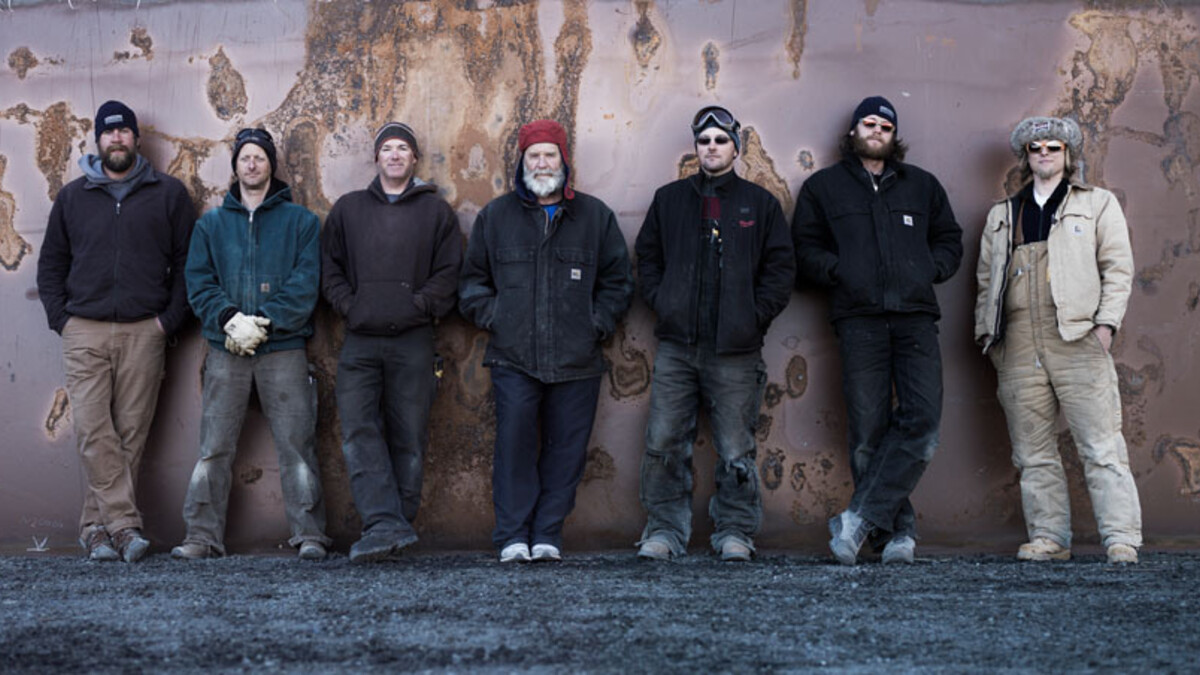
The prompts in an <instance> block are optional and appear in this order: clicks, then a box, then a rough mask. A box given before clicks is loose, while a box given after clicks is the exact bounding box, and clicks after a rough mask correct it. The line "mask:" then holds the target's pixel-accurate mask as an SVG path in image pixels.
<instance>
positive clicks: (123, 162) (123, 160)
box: [100, 145, 137, 173]
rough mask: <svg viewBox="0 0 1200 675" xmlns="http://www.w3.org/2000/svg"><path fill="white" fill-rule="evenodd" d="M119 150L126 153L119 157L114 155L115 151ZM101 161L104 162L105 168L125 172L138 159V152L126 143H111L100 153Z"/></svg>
mask: <svg viewBox="0 0 1200 675" xmlns="http://www.w3.org/2000/svg"><path fill="white" fill-rule="evenodd" d="M118 150H120V151H123V152H124V153H125V154H124V155H122V156H121V157H119V158H118V157H114V156H113V153H115V152H117V151H118ZM100 161H101V163H103V164H104V168H106V169H108V170H109V171H112V172H113V173H123V172H125V171H126V170H128V169H129V167H131V166H133V163H134V162H136V161H137V152H136V151H135V150H133V149H132V148H127V147H125V146H124V145H110V146H108V147H107V148H105V149H104V150H103V151H102V152H101V153H100Z"/></svg>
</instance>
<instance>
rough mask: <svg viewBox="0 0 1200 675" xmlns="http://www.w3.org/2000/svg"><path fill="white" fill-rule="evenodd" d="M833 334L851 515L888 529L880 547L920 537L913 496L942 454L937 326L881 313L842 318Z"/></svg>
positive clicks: (924, 318)
mask: <svg viewBox="0 0 1200 675" xmlns="http://www.w3.org/2000/svg"><path fill="white" fill-rule="evenodd" d="M835 328H836V329H837V334H838V340H839V342H840V345H841V354H842V392H843V395H844V396H845V399H846V417H847V420H846V421H847V426H848V429H849V433H848V437H849V446H850V471H851V475H852V476H853V478H854V497H853V498H852V499H851V500H850V509H851V510H853V511H855V512H857V513H858V514H859V515H860V516H862V517H863V518H865V519H866V520H868V521H869V522H870V523H871V524H872V525H874V526H875V527H876V528H878V529H879V530H881V531H883V533H884V534H883V535H882V536H881V537H877V538H876V539H875V543H876V544H881V543H884V542H886V540H888V539H890V538H891V537H892V536H901V535H908V536H913V537H915V534H916V517H915V514H914V512H913V507H912V504H911V503H910V502H909V500H908V497H909V495H911V494H912V491H913V490H914V489H916V487H917V482H918V481H920V480H921V475H922V474H924V473H925V467H927V466H928V465H929V461H930V459H932V458H933V453H934V451H935V450H936V449H937V443H938V426H939V424H940V423H941V417H942V357H941V350H940V348H939V346H938V328H937V320H936V319H935V318H934V317H933V316H932V315H929V314H916V313H914V314H882V315H875V316H861V317H851V318H847V319H841V320H839V321H838V322H837V323H836V324H835ZM893 391H894V393H895V400H894V401H893ZM889 533H890V534H889Z"/></svg>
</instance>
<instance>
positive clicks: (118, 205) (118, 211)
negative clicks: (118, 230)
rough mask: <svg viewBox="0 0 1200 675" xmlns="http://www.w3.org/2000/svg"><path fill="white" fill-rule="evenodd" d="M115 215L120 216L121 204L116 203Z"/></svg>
mask: <svg viewBox="0 0 1200 675" xmlns="http://www.w3.org/2000/svg"><path fill="white" fill-rule="evenodd" d="M117 215H118V216H119V215H121V202H117Z"/></svg>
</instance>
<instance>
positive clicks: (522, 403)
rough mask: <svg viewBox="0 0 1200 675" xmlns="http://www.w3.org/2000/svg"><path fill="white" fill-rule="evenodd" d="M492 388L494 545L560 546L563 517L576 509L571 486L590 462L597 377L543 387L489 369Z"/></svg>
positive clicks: (522, 377) (519, 374)
mask: <svg viewBox="0 0 1200 675" xmlns="http://www.w3.org/2000/svg"><path fill="white" fill-rule="evenodd" d="M492 391H493V393H494V394H495V397H496V448H495V456H494V462H493V466H492V503H493V505H494V507H495V510H496V529H495V530H494V531H493V532H492V542H493V543H494V544H495V545H496V548H504V547H505V546H507V545H508V544H512V543H517V542H523V543H527V544H552V545H554V546H557V547H559V548H561V547H562V528H563V521H565V520H566V519H567V515H569V514H570V513H571V509H573V508H575V488H577V487H578V486H579V481H580V480H582V479H583V468H584V465H585V464H586V463H587V443H588V439H589V438H590V437H591V435H592V422H593V421H594V420H595V418H596V399H597V397H599V395H600V377H598V376H597V377H589V378H587V379H585V380H574V381H572V382H559V383H554V384H548V383H546V382H542V381H541V380H537V379H534V378H532V377H529V376H528V375H526V374H524V373H522V372H519V371H516V370H512V369H510V368H504V367H501V366H494V367H492ZM539 439H540V441H541V443H540V445H541V451H540V452H539V451H538V446H539V442H538V441H539Z"/></svg>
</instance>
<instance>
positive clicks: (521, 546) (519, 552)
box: [500, 541, 529, 563]
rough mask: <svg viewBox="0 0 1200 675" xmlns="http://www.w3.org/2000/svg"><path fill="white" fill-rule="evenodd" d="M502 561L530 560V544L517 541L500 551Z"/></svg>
mask: <svg viewBox="0 0 1200 675" xmlns="http://www.w3.org/2000/svg"><path fill="white" fill-rule="evenodd" d="M500 562H502V563H507V562H529V544H526V543H523V542H519V541H518V542H517V543H515V544H509V545H508V546H505V547H504V549H503V550H501V551H500Z"/></svg>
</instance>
